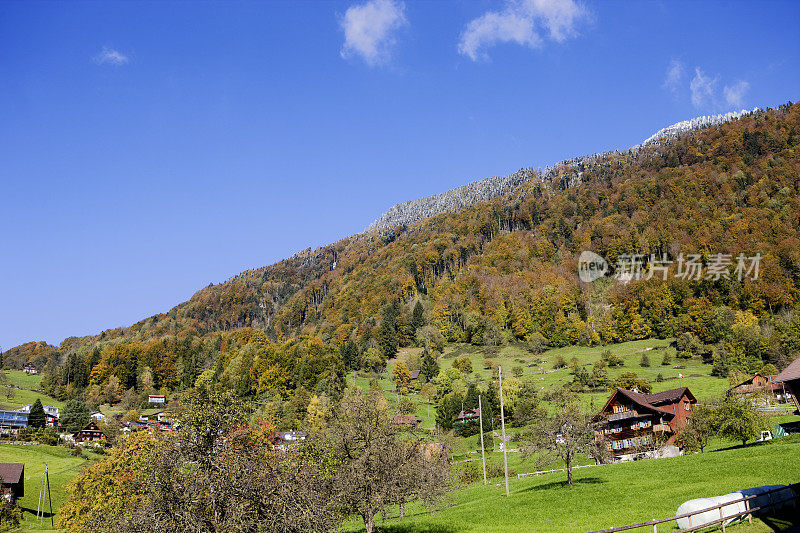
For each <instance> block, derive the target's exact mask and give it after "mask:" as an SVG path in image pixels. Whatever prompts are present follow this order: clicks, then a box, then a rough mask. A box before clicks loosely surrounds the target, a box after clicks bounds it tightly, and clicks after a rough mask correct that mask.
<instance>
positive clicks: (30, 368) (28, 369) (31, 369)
mask: <svg viewBox="0 0 800 533" xmlns="http://www.w3.org/2000/svg"><path fill="white" fill-rule="evenodd" d="M22 371H23V372H25V373H26V374H38V373H39V371H38V370H37V369H36V365H34V364H33V363H24V364H23V365H22Z"/></svg>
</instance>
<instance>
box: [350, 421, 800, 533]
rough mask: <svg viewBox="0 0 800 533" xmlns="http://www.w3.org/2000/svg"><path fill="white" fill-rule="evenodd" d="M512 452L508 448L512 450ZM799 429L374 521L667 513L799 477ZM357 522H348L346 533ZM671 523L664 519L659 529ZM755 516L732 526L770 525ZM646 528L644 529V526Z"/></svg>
mask: <svg viewBox="0 0 800 533" xmlns="http://www.w3.org/2000/svg"><path fill="white" fill-rule="evenodd" d="M511 455H513V454H511ZM799 455H800V435H792V436H788V437H783V438H781V439H775V440H773V441H769V442H765V443H755V444H751V445H748V446H745V447H741V446H736V447H722V448H719V449H717V450H715V451H709V452H706V453H703V454H696V455H688V456H684V457H676V458H671V459H658V460H648V461H635V462H631V463H621V464H613V465H603V466H598V467H592V468H585V469H580V470H576V471H575V485H574V486H573V487H571V488H570V487H567V486H566V485H565V482H564V480H565V474H564V473H560V472H559V473H553V474H547V475H543V476H539V477H534V478H523V479H516V478H512V479H511V483H510V485H511V497H510V498H506V497H505V490H504V486H503V484H502V482H501V481H502V480H501V479H499V478H496V479H493V480H492V482H491V483H490V484H489V485H488V486H484V485H483V482H482V481H479V482H477V483H473V484H471V485H468V486H466V487H464V488H462V489H461V490H458V491H456V492H455V493H454V494H453V495H452V498H451V500H450V501H449V502H447V503H446V504H445V505H444V506H443V508H441V509H440V510H438V511H436V512H434V513H428V512H427V511H426V510H425V509H423V508H420V507H416V506H409V507H407V516H406V517H405V518H403V519H396V518H394V519H393V518H391V517H392V516H393V515H394V516H396V512H395V511H392V512H390V513H389V518H388V519H386V520H379V521H378V524H379V526H380V528H381V529H380V530H381V531H385V532H394V533H400V532H411V531H414V532H428V533H451V532H467V531H475V532H477V531H481V532H491V531H497V532H500V531H503V532H514V531H520V532H522V531H525V532H530V531H537V532H538V531H542V532H544V531H590V530H596V529H604V528H608V527H613V526H622V525H626V524H633V523H638V522H644V521H647V520H651V519H653V518H666V517H669V516H673V515H674V514H675V510H676V509H677V508H678V506H679V505H680V504H681V503H683V502H685V501H686V500H689V499H692V498H700V497H707V496H716V495H722V494H727V493H729V492H732V491H734V490H739V489H743V488H749V487H757V486H761V485H771V484H789V483H794V482H798V481H800V461H798V460H797V457H798V456H799ZM362 529H363V528H362V527H361V524H360V523H358V522H357V521H356V520H353V521H352V522H351V523H350V525H349V527H348V528H347V530H348V531H360V530H362ZM674 529H676V528H675V524H674V523H667V524H664V526H662V528H660V529H659V530H660V531H672V530H674ZM771 530H772V529H771V528H770V527H768V526H767V524H765V523H763V522H761V521H760V520H755V521H754V523H753V525H752V526H750V525H747V524H742V525H739V526H736V527H734V528H733V529H731V531H734V532H736V533H749V532H757V531H771ZM642 531H644V530H642Z"/></svg>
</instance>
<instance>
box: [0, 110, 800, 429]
mask: <svg viewBox="0 0 800 533" xmlns="http://www.w3.org/2000/svg"><path fill="white" fill-rule="evenodd" d="M799 150H800V105H799V104H794V105H791V104H787V105H784V106H781V107H779V108H777V109H768V110H765V111H758V112H754V113H751V114H747V115H743V116H741V117H740V118H738V119H736V120H731V121H728V122H724V123H719V124H713V125H711V126H709V127H707V128H705V129H700V130H689V131H684V132H681V133H678V134H675V135H671V136H669V137H667V138H664V139H662V140H661V141H654V142H649V143H647V144H646V145H642V146H639V147H637V148H636V149H632V150H628V151H625V152H610V153H606V154H600V155H597V156H592V157H589V158H580V159H579V160H573V161H571V162H567V163H564V164H563V165H560V166H557V167H554V168H553V169H550V170H549V171H548V172H547V173H546V174H545V175H542V176H540V178H541V179H536V180H521V181H520V183H519V184H518V185H517V184H515V186H514V188H513V189H512V190H511V191H510V192H508V193H506V194H503V195H501V196H498V197H495V198H493V199H491V200H489V201H485V202H478V203H474V204H472V205H468V206H466V207H464V208H463V209H462V210H460V211H458V212H449V213H442V214H439V215H437V216H434V217H430V218H425V219H423V220H421V221H420V222H418V223H416V224H411V225H399V226H395V227H392V228H384V229H382V230H381V231H370V232H366V233H363V234H359V235H355V236H352V237H349V238H346V239H342V240H341V241H338V242H336V243H334V244H331V245H329V246H325V247H323V248H320V249H317V250H305V251H303V252H301V253H298V254H296V255H295V256H293V257H291V258H289V259H286V260H284V261H281V262H279V263H277V264H275V265H271V266H268V267H263V268H259V269H256V270H250V271H246V272H243V273H241V274H239V275H237V276H235V277H233V278H232V279H230V280H228V281H227V282H225V283H221V284H218V285H210V286H208V287H206V288H204V289H202V290H200V291H199V292H197V293H196V294H195V295H194V296H193V297H192V298H191V299H190V300H189V301H188V302H184V303H182V304H180V305H178V306H176V307H175V308H173V309H172V310H170V311H169V312H167V313H165V314H159V315H155V316H153V317H150V318H147V319H145V320H142V321H141V322H138V323H136V324H134V325H132V326H130V327H127V328H120V329H113V330H107V331H104V332H102V333H100V334H99V335H95V336H90V337H83V338H75V337H71V338H68V339H65V340H64V341H63V342H62V343H61V345H60V346H57V347H55V346H49V345H46V344H45V343H28V344H25V345H22V346H20V347H17V348H13V349H11V350H9V351H7V352H5V353H4V354H3V364H4V365H5V366H7V367H13V368H20V367H21V365H22V364H23V363H24V362H26V361H33V362H35V363H36V364H38V365H40V366H41V367H43V368H44V379H43V387H45V389H46V390H47V392H49V393H50V394H52V395H54V396H56V397H58V398H61V399H69V398H76V397H78V398H82V399H86V400H88V401H90V402H92V403H96V404H99V403H106V402H107V403H119V402H125V403H127V404H129V405H131V406H135V405H138V404H139V403H141V401H142V399H143V397H144V396H143V395H146V394H147V393H148V392H152V391H163V392H166V393H171V392H173V391H181V390H184V389H187V388H190V387H192V386H194V385H195V384H196V383H197V382H198V380H200V381H202V382H209V381H213V382H216V383H218V384H221V385H222V386H224V387H226V388H229V389H231V390H234V391H235V392H236V394H237V395H239V396H240V397H248V398H259V399H263V400H264V401H265V402H266V403H265V405H272V404H269V401H274V402H276V403H275V404H274V405H279V407H273V408H276V409H277V408H279V409H281V412H280V413H277V414H278V415H279V416H278V418H281V419H282V420H284V421H287V424H286V425H291V421H292V420H293V419H294V417H296V416H300V414H301V413H305V412H306V411H307V408H308V402H309V401H311V400H310V399H311V398H312V397H314V396H317V397H322V395H326V396H328V397H336V396H337V395H339V394H341V391H342V390H343V387H344V380H345V378H344V376H345V373H346V371H347V370H349V369H369V370H375V371H380V370H382V368H383V367H384V366H385V364H386V360H387V359H388V358H390V357H391V356H392V355H393V354H394V353H396V351H397V349H398V347H401V346H409V345H420V346H424V347H425V348H426V350H427V351H430V352H435V351H437V350H441V348H442V346H443V345H444V344H445V343H448V342H465V343H472V344H476V345H499V344H502V343H505V342H509V341H516V342H524V343H527V345H528V346H529V347H530V348H531V350H542V349H544V348H546V347H548V346H550V347H556V346H566V345H571V344H577V345H597V344H606V343H613V342H620V341H627V340H634V339H643V338H649V337H658V338H671V337H676V338H678V339H679V341H680V346H679V349H680V350H683V351H686V352H690V353H691V354H692V355H696V356H699V357H702V358H703V359H704V360H706V361H707V362H708V363H709V364H712V365H714V369H715V372H717V373H718V374H719V375H725V374H726V373H728V372H730V371H731V370H738V371H744V372H750V371H752V370H755V369H760V368H761V367H762V366H763V365H764V364H765V363H772V364H773V365H775V366H776V367H778V368H779V369H780V368H783V367H785V366H786V364H787V363H788V362H789V361H791V360H792V359H794V358H795V357H797V356H798V355H799V354H800V313H798V310H800V307H799V306H800V293H799V292H798V287H800V251H799V250H800V247H799V246H798V244H800V243H799V242H798V227H799V226H800V209H799V208H800V203H799V201H798V194H800V152H799ZM583 250H591V251H593V252H595V253H596V254H599V255H600V256H602V257H604V258H606V259H607V260H608V261H609V263H610V265H611V272H610V276H607V277H604V278H602V279H599V280H597V281H595V282H594V283H584V282H581V281H580V280H579V278H578V276H577V258H578V256H579V254H580V253H581V252H582V251H583ZM626 254H641V255H642V256H643V257H644V262H645V265H644V267H645V269H646V268H647V263H648V262H649V261H650V260H651V258H653V257H658V258H663V257H669V258H670V259H671V260H672V261H673V263H672V264H671V266H670V267H669V275H667V276H665V277H666V279H662V276H661V275H657V276H652V278H651V279H633V280H630V281H629V282H620V281H619V280H615V279H614V278H613V275H614V274H615V272H614V267H615V265H617V263H618V260H620V259H622V258H624V257H627V256H628V255H626ZM690 254H697V255H698V256H699V257H700V259H699V261H701V262H702V264H703V266H705V267H708V266H709V265H710V264H711V263H712V262H713V260H714V257H715V254H729V255H730V256H731V257H733V258H734V261H733V265H732V267H731V272H730V275H721V276H701V277H700V278H699V279H690V278H689V277H687V276H683V277H681V276H678V275H677V274H679V272H677V269H678V267H679V265H678V264H677V261H676V259H677V258H679V257H682V256H688V255H690ZM739 254H744V255H745V256H748V257H751V256H755V255H756V254H760V257H761V260H760V264H759V270H758V273H757V276H754V275H753V274H754V273H753V272H750V274H751V275H750V276H745V277H743V278H742V279H739V277H737V276H736V275H733V267H735V258H736V257H737V256H738V255H739Z"/></svg>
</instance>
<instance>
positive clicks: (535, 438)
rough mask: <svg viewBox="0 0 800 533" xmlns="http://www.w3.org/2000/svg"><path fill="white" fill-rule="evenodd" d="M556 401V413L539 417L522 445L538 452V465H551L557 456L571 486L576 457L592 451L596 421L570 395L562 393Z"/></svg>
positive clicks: (528, 449)
mask: <svg viewBox="0 0 800 533" xmlns="http://www.w3.org/2000/svg"><path fill="white" fill-rule="evenodd" d="M556 403H557V406H556V409H555V414H553V415H552V416H543V417H541V418H540V419H539V421H538V423H536V424H535V426H534V429H533V430H532V431H529V432H528V433H527V437H528V440H529V444H528V445H527V446H523V448H524V451H525V452H527V453H537V454H538V457H537V462H539V464H550V463H552V462H553V461H555V460H556V459H561V460H562V461H564V464H565V466H566V470H567V484H568V485H570V486H572V467H573V466H574V464H575V460H576V459H577V457H578V456H579V455H584V454H586V455H588V454H590V453H591V452H592V448H593V442H594V428H595V424H594V423H592V420H591V415H589V414H587V413H584V412H583V411H581V409H580V407H578V405H577V401H576V400H575V398H574V396H573V395H569V394H568V393H566V392H564V393H562V394H561V395H560V396H559V397H558V398H557V399H556Z"/></svg>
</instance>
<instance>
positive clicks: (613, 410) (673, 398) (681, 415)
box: [594, 387, 697, 462]
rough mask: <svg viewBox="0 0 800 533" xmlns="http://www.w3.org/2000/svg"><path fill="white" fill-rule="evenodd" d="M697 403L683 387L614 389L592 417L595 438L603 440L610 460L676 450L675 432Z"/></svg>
mask: <svg viewBox="0 0 800 533" xmlns="http://www.w3.org/2000/svg"><path fill="white" fill-rule="evenodd" d="M694 403H697V400H696V399H695V397H694V395H693V394H692V393H691V392H690V391H689V389H688V388H686V387H680V388H677V389H670V390H667V391H663V392H658V393H655V394H644V393H641V392H638V391H636V390H632V391H630V390H625V389H616V390H615V391H614V392H613V393H611V397H609V399H608V401H607V402H606V404H605V406H604V407H603V409H602V410H601V411H600V413H598V414H597V415H596V416H595V418H594V420H595V421H597V422H600V428H599V429H598V430H597V433H596V438H597V439H602V440H604V441H605V442H606V447H607V449H608V450H609V451H610V453H611V456H612V460H613V461H615V462H616V461H630V460H633V459H638V458H642V457H654V456H665V455H675V454H677V453H679V450H678V448H677V446H676V435H677V432H678V430H679V429H680V428H682V427H684V426H685V425H686V423H687V421H688V420H689V418H691V416H692V404H694Z"/></svg>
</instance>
